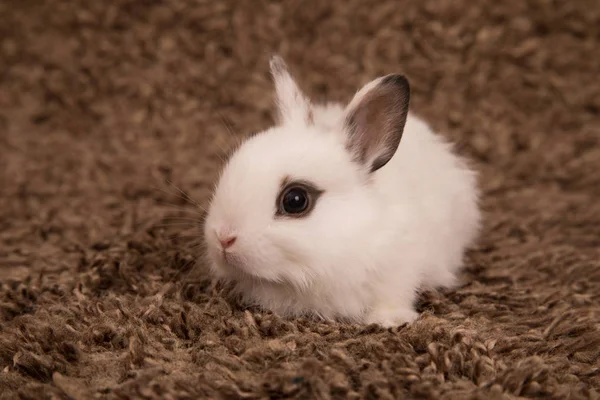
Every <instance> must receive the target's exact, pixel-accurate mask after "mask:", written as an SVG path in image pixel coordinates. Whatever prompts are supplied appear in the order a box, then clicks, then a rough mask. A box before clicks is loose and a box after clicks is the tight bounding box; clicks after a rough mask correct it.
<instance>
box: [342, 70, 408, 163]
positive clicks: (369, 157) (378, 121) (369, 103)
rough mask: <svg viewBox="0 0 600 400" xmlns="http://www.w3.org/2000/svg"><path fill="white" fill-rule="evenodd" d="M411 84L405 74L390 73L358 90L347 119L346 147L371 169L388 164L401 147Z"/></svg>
mask: <svg viewBox="0 0 600 400" xmlns="http://www.w3.org/2000/svg"><path fill="white" fill-rule="evenodd" d="M409 100H410V86H409V83H408V80H407V79H406V78H405V77H404V76H402V75H397V74H393V75H387V76H384V77H382V78H378V79H375V80H374V81H372V82H370V83H368V84H367V85H365V86H364V87H363V88H362V89H361V90H359V91H358V93H356V95H355V96H354V98H353V99H352V101H351V102H350V104H349V105H348V107H347V108H346V115H345V119H344V131H345V132H346V135H347V138H346V148H347V149H348V151H350V152H351V153H352V157H353V159H354V161H356V162H358V163H360V164H362V165H364V166H365V167H366V168H367V169H368V170H369V172H374V171H377V170H378V169H379V168H381V167H383V166H384V165H385V164H387V163H388V162H389V161H390V160H391V159H392V157H393V156H394V154H395V153H396V150H397V149H398V146H399V145H400V140H401V139H402V133H403V132H404V125H405V124H406V118H407V115H408V104H409Z"/></svg>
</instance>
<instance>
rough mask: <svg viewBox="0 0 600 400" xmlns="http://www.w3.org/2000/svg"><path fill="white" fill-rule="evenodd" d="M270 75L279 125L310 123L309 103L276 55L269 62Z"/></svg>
mask: <svg viewBox="0 0 600 400" xmlns="http://www.w3.org/2000/svg"><path fill="white" fill-rule="evenodd" d="M269 64H270V68H271V75H272V76H273V81H274V83H275V95H276V97H277V111H278V117H279V118H278V119H279V122H280V123H303V124H309V123H311V122H312V111H311V108H312V106H311V103H310V100H308V98H306V96H304V94H303V93H302V91H301V90H300V88H299V87H298V85H297V84H296V82H295V81H294V79H293V78H292V76H291V75H290V73H289V71H288V67H287V65H286V63H285V61H284V60H283V58H281V57H280V56H278V55H275V56H273V57H271V60H270V62H269Z"/></svg>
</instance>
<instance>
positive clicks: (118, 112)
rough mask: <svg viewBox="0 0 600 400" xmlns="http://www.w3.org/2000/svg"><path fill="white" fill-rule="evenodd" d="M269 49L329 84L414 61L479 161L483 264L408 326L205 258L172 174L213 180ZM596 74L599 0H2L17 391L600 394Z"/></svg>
mask: <svg viewBox="0 0 600 400" xmlns="http://www.w3.org/2000/svg"><path fill="white" fill-rule="evenodd" d="M274 51H277V52H279V53H281V54H282V55H283V56H284V57H285V59H286V60H287V62H288V63H289V65H290V67H291V69H292V70H293V72H294V74H295V75H296V76H297V78H298V81H299V82H300V84H301V86H302V87H303V89H304V90H305V91H306V92H307V93H310V94H311V95H312V96H313V97H314V98H316V99H322V98H325V97H327V98H328V99H332V100H348V99H349V98H350V96H351V95H352V94H353V92H354V90H356V89H357V88H358V87H359V86H360V85H361V84H363V83H365V82H366V81H368V80H370V79H373V78H375V77H376V76H378V75H381V74H385V73H390V72H402V73H405V74H406V75H407V76H408V77H409V79H410V81H411V84H412V87H413V101H412V109H413V111H415V112H417V113H418V114H420V115H422V116H423V117H425V118H426V119H427V120H428V121H429V122H430V123H431V124H432V126H434V127H435V128H436V129H439V130H440V131H442V132H443V133H444V134H445V135H447V136H448V137H451V138H452V139H454V140H456V141H457V142H458V143H459V149H460V151H461V153H462V154H465V155H467V156H469V157H471V158H472V159H473V160H474V161H475V162H476V165H477V168H478V169H479V170H480V171H481V173H482V186H483V189H484V199H483V206H484V208H485V213H486V214H485V218H486V219H485V230H484V232H483V236H482V238H481V241H480V243H478V245H477V246H476V247H475V248H474V249H473V250H472V251H471V252H470V253H469V257H468V261H467V266H466V269H465V273H464V276H463V278H464V285H463V286H461V287H460V288H458V289H457V290H454V291H449V292H447V293H438V294H434V293H428V294H425V295H424V296H422V298H421V299H420V306H419V307H420V310H421V311H424V314H423V316H422V318H421V319H420V320H419V321H418V322H417V323H415V324H414V325H412V326H405V327H400V328H399V329H394V330H389V331H388V330H383V329H380V328H377V327H366V328H365V327H361V326H344V325H338V324H321V323H315V322H311V321H306V320H300V321H292V322H287V321H283V320H281V319H279V318H277V317H276V316H273V315H271V314H269V313H262V312H258V311H256V310H242V309H241V308H240V307H238V306H236V305H235V304H233V305H232V304H230V303H228V302H226V301H225V300H224V297H223V296H222V292H221V289H220V288H219V287H214V286H211V284H210V282H209V281H207V279H206V278H205V276H206V275H205V274H204V272H203V268H202V265H201V264H200V265H197V266H196V267H193V266H192V261H193V259H194V254H196V253H197V248H195V247H194V246H195V245H196V244H197V243H198V241H199V236H197V234H194V230H193V227H192V224H194V223H196V222H195V221H196V220H197V219H198V218H200V212H199V210H197V209H196V208H194V206H193V205H191V204H189V202H186V201H184V200H182V199H180V198H179V197H178V192H177V190H176V189H174V187H173V186H171V185H169V184H167V183H165V179H171V180H172V181H173V182H174V185H176V186H177V187H180V188H181V189H183V190H184V191H186V192H188V193H189V194H190V196H191V197H192V198H193V199H194V200H195V201H197V202H198V203H200V204H206V200H207V195H208V193H209V191H210V188H211V185H212V184H213V182H214V179H215V176H216V173H217V172H218V170H219V168H220V167H221V165H222V161H221V157H223V154H225V153H226V152H227V151H228V150H229V149H230V148H231V147H232V146H233V145H234V143H235V142H236V141H237V140H239V138H242V137H243V136H245V135H247V134H249V133H252V132H255V131H258V130H260V129H262V128H265V127H267V126H268V124H269V123H270V122H271V119H272V107H271V105H272V92H271V90H272V86H271V83H270V80H269V76H268V64H267V59H268V57H269V55H270V54H271V53H272V52H274ZM599 76H600V5H599V3H598V2H597V1H596V0H587V1H586V0H573V1H550V0H547V1H521V0H510V1H492V0H490V1H472V0H438V1H433V0H412V1H399V2H395V1H378V2H375V1H372V2H364V1H357V0H336V1H299V0H298V1H286V2H283V1H270V2H269V1H262V0H260V1H259V0H252V1H250V0H228V1H224V0H218V1H200V0H196V1H192V0H186V1H182V0H171V1H168V0H163V1H159V0H143V1H134V0H110V1H88V0H78V1H74V0H47V1H41V0H38V1H34V0H8V1H7V0H4V1H2V2H0V163H1V165H0V167H1V175H0V179H1V182H0V191H1V197H0V398H14V397H18V396H20V398H66V397H67V396H70V398H73V399H87V398H93V397H94V396H98V397H100V398H111V399H112V398H156V399H159V398H163V399H184V398H206V397H209V398H219V397H230V398H240V397H241V398H258V397H262V398H265V397H277V396H284V397H288V396H289V397H297V398H328V397H332V398H340V397H341V398H347V397H350V398H356V397H371V398H393V397H396V398H398V397H402V396H408V397H413V398H414V397H419V396H420V397H421V398H422V397H429V398H448V399H456V398H482V399H484V398H486V399H487V398H503V396H504V397H505V398H511V397H510V396H523V397H536V396H537V397H541V398H572V399H583V398H598V386H599V385H600V377H599V368H600V358H599V357H600V354H599V352H600V350H599V349H600V307H599V306H598V302H599V300H600V246H599V245H600V201H599V199H600V172H599V168H600V143H599V142H600V84H599V83H598V79H599ZM165 204H166V205H165ZM174 206H177V207H181V208H183V210H182V211H181V212H180V216H181V217H182V218H188V219H186V220H177V221H174V220H173V219H169V220H167V221H165V216H173V215H175V214H177V213H178V212H179V211H177V209H176V208H175V207H174ZM196 231H197V226H196ZM195 252H196V253H195ZM594 388H596V389H595V390H596V391H594ZM42 390H43V391H44V393H45V394H42V392H41V391H42ZM569 396H570V397H569Z"/></svg>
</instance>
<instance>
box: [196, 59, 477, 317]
mask: <svg viewBox="0 0 600 400" xmlns="http://www.w3.org/2000/svg"><path fill="white" fill-rule="evenodd" d="M270 66H271V73H272V75H273V78H274V83H275V89H276V90H275V91H276V98H277V105H278V116H279V120H278V123H277V125H276V126H275V127H272V128H270V129H268V130H266V131H264V132H261V133H259V134H257V135H254V136H252V137H251V138H249V139H248V140H246V141H245V142H244V143H243V144H242V145H241V146H240V148H239V149H237V150H236V151H235V153H234V154H233V155H232V157H231V158H230V160H229V161H228V163H227V165H226V166H225V168H224V169H223V171H222V173H221V176H220V178H219V182H218V183H217V186H216V188H215V191H214V194H213V197H212V199H211V203H210V208H209V210H208V214H207V218H206V223H205V226H204V230H205V231H204V238H205V241H206V245H207V249H208V258H209V260H210V266H211V271H212V272H213V273H214V274H215V276H216V277H218V278H221V279H223V280H226V281H228V282H233V283H235V285H234V286H235V287H236V289H237V291H238V292H239V293H240V294H241V295H242V297H243V299H244V300H245V301H246V302H248V303H251V304H254V305H258V306H260V307H262V308H263V309H268V310H271V311H273V312H275V313H277V314H280V315H282V316H284V317H294V316H302V315H307V316H317V317H321V318H324V319H328V320H335V319H337V320H344V321H353V322H357V323H378V324H381V325H384V326H394V325H399V324H402V323H404V322H411V321H413V320H414V319H415V318H416V317H417V316H418V314H417V312H416V311H415V308H414V304H413V303H414V301H415V299H416V296H417V294H418V291H419V289H421V288H436V287H448V286H451V285H453V284H454V283H455V274H456V272H457V270H458V269H459V268H460V267H461V264H462V261H463V254H464V251H465V249H466V247H467V246H469V245H470V244H472V242H473V241H474V240H475V238H476V235H477V233H478V231H479V226H480V219H481V215H480V210H479V205H478V189H477V182H476V181H477V177H476V174H475V173H474V171H472V170H471V169H469V167H468V166H467V164H466V162H465V161H463V160H462V159H461V158H459V157H458V156H457V155H455V154H454V153H453V150H452V147H451V145H450V144H449V143H447V142H446V141H445V140H443V139H442V138H441V137H440V136H437V135H436V134H434V133H433V132H432V131H431V129H430V128H429V127H428V125H426V124H425V123H424V122H423V121H421V120H420V119H418V118H417V117H416V116H414V115H412V113H408V106H409V94H410V89H409V83H408V81H407V80H406V78H405V77H403V76H401V75H387V76H384V77H380V78H378V79H375V80H373V81H372V82H370V83H368V84H367V85H365V86H364V87H363V88H362V89H361V90H359V91H358V92H357V93H356V94H355V96H354V98H353V99H352V100H351V102H350V103H349V104H348V105H347V106H346V107H343V106H341V105H336V104H331V105H325V106H317V105H314V104H312V103H311V101H310V100H308V99H307V98H306V97H305V95H304V94H303V93H302V92H301V91H300V89H299V88H298V86H297V85H296V83H295V82H294V80H293V78H292V77H291V76H290V74H289V72H288V70H287V67H286V65H285V63H284V61H283V60H282V59H281V58H280V57H279V56H274V57H273V58H272V59H271V63H270Z"/></svg>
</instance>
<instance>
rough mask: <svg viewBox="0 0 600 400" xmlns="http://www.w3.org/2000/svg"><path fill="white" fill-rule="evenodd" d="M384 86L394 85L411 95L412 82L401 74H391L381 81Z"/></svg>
mask: <svg viewBox="0 0 600 400" xmlns="http://www.w3.org/2000/svg"><path fill="white" fill-rule="evenodd" d="M381 84H382V85H394V86H396V87H397V88H398V89H400V90H402V91H404V92H406V95H409V94H410V82H409V81H408V79H407V78H406V76H404V75H401V74H390V75H386V76H385V77H383V79H382V80H381Z"/></svg>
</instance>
